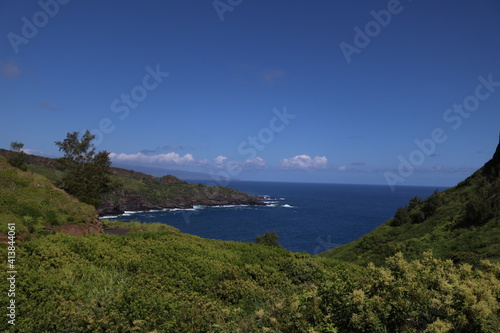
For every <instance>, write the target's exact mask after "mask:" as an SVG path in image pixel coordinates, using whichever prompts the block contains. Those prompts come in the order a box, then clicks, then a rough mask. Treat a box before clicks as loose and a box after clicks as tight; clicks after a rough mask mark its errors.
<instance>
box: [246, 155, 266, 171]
mask: <svg viewBox="0 0 500 333" xmlns="http://www.w3.org/2000/svg"><path fill="white" fill-rule="evenodd" d="M265 165H266V161H264V159H263V158H261V157H259V156H257V157H255V158H252V159H248V160H246V161H244V162H243V163H242V167H243V168H245V169H263V168H264V167H265Z"/></svg>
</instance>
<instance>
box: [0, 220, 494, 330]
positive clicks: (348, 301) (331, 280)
mask: <svg viewBox="0 0 500 333" xmlns="http://www.w3.org/2000/svg"><path fill="white" fill-rule="evenodd" d="M108 226H110V227H115V228H116V227H123V224H122V225H120V223H115V222H114V223H109V222H108ZM126 226H128V227H132V229H133V231H131V232H129V233H127V234H126V235H124V236H110V235H106V234H91V235H88V236H84V237H77V236H74V235H67V234H63V233H57V234H54V235H48V236H45V237H40V238H37V239H32V240H30V241H26V242H22V243H20V244H18V246H17V257H18V264H17V271H18V272H19V275H18V278H17V280H16V282H17V286H16V307H17V319H16V325H15V326H10V325H9V324H8V323H7V321H6V320H5V319H4V320H2V322H1V323H0V329H1V330H2V331H7V330H9V331H12V332H422V331H425V332H497V328H498V327H499V325H500V321H499V315H498V310H499V302H498V297H499V294H500V281H499V278H500V265H498V264H493V263H490V262H488V261H483V262H481V263H480V264H479V265H477V266H476V267H473V266H471V265H468V264H458V265H457V264H454V263H453V262H452V261H451V260H440V259H436V258H434V257H433V256H432V254H430V253H426V254H424V255H423V256H422V258H421V259H418V260H413V261H408V260H406V259H405V258H404V256H403V255H402V254H397V255H396V256H394V257H391V258H388V259H387V263H386V266H385V267H376V266H374V265H368V266H366V267H363V266H357V265H353V264H349V263H346V262H343V261H340V260H331V259H324V258H319V257H313V256H311V255H308V254H303V253H292V252H289V251H287V250H285V249H283V248H280V247H277V246H269V245H263V244H255V243H239V242H229V241H217V240H209V239H203V238H199V237H196V236H191V235H188V234H183V233H181V232H179V231H178V230H177V229H175V228H173V227H169V226H166V225H162V224H148V225H141V224H139V223H133V224H132V225H130V224H126ZM5 251H6V249H5V247H2V254H3V256H2V257H4V258H5ZM4 281H5V279H4ZM0 299H1V301H2V304H7V303H6V302H8V300H7V295H6V293H2V295H1V298H0Z"/></svg>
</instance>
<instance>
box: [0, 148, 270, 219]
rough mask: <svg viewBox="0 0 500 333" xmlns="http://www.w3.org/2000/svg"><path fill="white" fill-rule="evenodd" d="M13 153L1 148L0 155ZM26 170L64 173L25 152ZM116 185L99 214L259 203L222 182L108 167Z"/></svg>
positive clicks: (50, 174)
mask: <svg viewBox="0 0 500 333" xmlns="http://www.w3.org/2000/svg"><path fill="white" fill-rule="evenodd" d="M12 154H13V153H12V152H10V151H7V150H3V149H0V155H4V156H7V157H8V156H11V155H12ZM26 166H27V169H28V170H29V171H32V172H33V173H37V174H40V175H43V176H45V177H47V178H48V179H50V180H51V181H52V182H53V183H54V184H56V185H57V184H58V183H59V182H60V181H61V179H63V177H64V176H65V174H66V170H65V169H64V167H63V166H62V165H61V164H60V163H58V162H57V160H55V159H51V158H46V157H41V156H35V155H26ZM110 172H111V179H112V181H113V183H114V184H115V189H114V190H113V191H112V192H111V193H109V194H107V195H106V196H104V197H103V198H102V199H103V200H102V203H101V205H100V206H99V207H98V209H97V211H98V213H99V215H101V216H102V215H118V214H121V213H123V212H124V211H126V210H128V211H144V210H154V209H163V208H187V207H192V206H194V205H206V206H215V205H262V204H263V203H262V201H261V200H260V199H259V198H257V197H256V196H252V195H248V194H246V193H243V192H240V191H236V190H234V189H231V188H228V187H222V186H205V185H202V184H191V183H187V182H185V181H182V180H180V179H178V178H176V177H174V176H171V175H167V176H163V177H154V176H151V175H148V174H145V173H142V172H137V171H133V170H127V169H122V168H111V170H110Z"/></svg>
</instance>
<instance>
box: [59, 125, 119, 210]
mask: <svg viewBox="0 0 500 333" xmlns="http://www.w3.org/2000/svg"><path fill="white" fill-rule="evenodd" d="M94 139H95V135H92V134H90V132H89V131H86V132H85V134H84V135H83V136H82V138H81V139H80V138H79V133H78V132H73V133H68V134H67V136H66V139H64V141H56V145H57V146H58V147H59V150H61V151H63V152H64V158H62V159H60V163H61V164H62V165H63V166H64V167H65V168H66V169H67V170H68V173H67V174H66V176H64V178H63V179H62V180H61V182H60V184H59V185H60V186H61V188H63V189H64V190H65V191H66V192H68V193H69V194H72V195H74V196H75V197H77V198H78V199H79V200H81V201H82V202H85V203H88V204H90V205H93V206H94V207H97V206H99V204H100V203H101V199H102V196H103V195H104V194H106V193H108V192H109V191H111V190H112V188H113V187H112V181H111V178H110V169H109V168H110V165H111V161H110V159H109V153H108V152H106V151H100V152H98V153H96V152H95V148H94V145H93V144H92V141H93V140H94Z"/></svg>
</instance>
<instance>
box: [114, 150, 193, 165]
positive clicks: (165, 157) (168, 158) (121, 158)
mask: <svg viewBox="0 0 500 333" xmlns="http://www.w3.org/2000/svg"><path fill="white" fill-rule="evenodd" d="M109 158H110V159H111V160H112V161H116V162H127V163H140V164H162V165H193V164H194V163H195V159H194V157H193V155H191V154H185V155H184V156H181V155H179V154H177V153H174V152H172V153H167V154H158V155H144V154H143V153H136V154H116V153H109Z"/></svg>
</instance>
